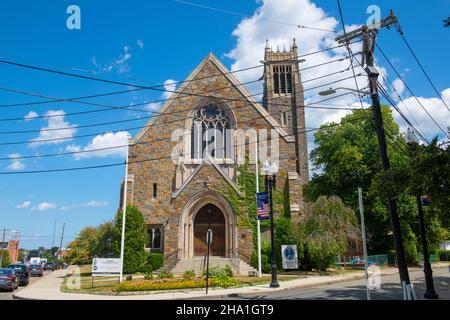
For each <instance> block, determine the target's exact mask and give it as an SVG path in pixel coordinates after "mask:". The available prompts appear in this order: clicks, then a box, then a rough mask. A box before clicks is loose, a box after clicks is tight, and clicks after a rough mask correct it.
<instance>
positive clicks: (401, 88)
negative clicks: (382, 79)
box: [392, 78, 405, 96]
mask: <svg viewBox="0 0 450 320" xmlns="http://www.w3.org/2000/svg"><path fill="white" fill-rule="evenodd" d="M392 86H393V87H394V88H395V91H397V93H398V94H399V95H400V96H402V95H403V92H405V84H404V83H403V81H402V80H401V79H399V78H397V79H395V80H394V81H392ZM395 96H397V95H395Z"/></svg>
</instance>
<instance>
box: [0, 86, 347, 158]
mask: <svg viewBox="0 0 450 320" xmlns="http://www.w3.org/2000/svg"><path fill="white" fill-rule="evenodd" d="M347 94H349V93H344V94H340V95H337V96H333V97H331V98H327V99H323V100H319V101H316V102H312V103H310V104H308V105H304V106H296V108H305V107H307V106H311V105H314V104H319V103H321V102H322V101H328V100H332V99H336V98H339V97H342V96H345V95H347ZM235 109H236V108H235ZM347 110H354V108H348V109H347ZM280 112H281V111H279V112H274V113H269V114H268V115H267V116H271V115H275V114H279V113H280ZM267 116H264V115H263V116H258V117H255V118H252V119H249V120H256V119H260V118H266V117H267ZM182 120H183V119H182ZM249 120H247V121H249ZM178 121H180V120H179V119H177V120H174V121H172V122H178ZM247 121H242V122H245V123H246V122H247ZM167 123H168V122H165V123H164V124H167ZM238 123H240V122H238ZM153 126H154V125H153ZM146 127H151V126H145V125H144V126H139V127H134V128H127V129H122V130H116V131H110V132H119V131H124V130H126V131H128V130H134V129H142V128H146ZM99 134H101V133H95V134H88V135H82V136H77V138H79V137H86V136H96V135H99ZM67 139H70V138H55V139H47V140H51V141H53V140H67ZM170 139H171V137H170V138H160V139H155V140H152V141H146V142H138V143H135V144H149V143H151V142H160V141H165V140H170ZM25 143H29V141H19V142H6V143H5V142H3V143H0V145H11V144H25ZM126 146H127V145H121V146H111V147H105V148H97V149H91V150H80V151H71V152H62V153H53V154H47V155H29V156H19V157H14V158H11V157H3V158H0V160H18V159H26V158H40V157H50V156H61V155H69V154H79V153H89V152H96V151H102V150H110V149H117V148H124V147H126Z"/></svg>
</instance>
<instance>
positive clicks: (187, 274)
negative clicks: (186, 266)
mask: <svg viewBox="0 0 450 320" xmlns="http://www.w3.org/2000/svg"><path fill="white" fill-rule="evenodd" d="M193 278H195V272H194V270H188V271H185V272H184V274H183V279H184V280H191V279H193Z"/></svg>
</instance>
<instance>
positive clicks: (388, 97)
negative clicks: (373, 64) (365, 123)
mask: <svg viewBox="0 0 450 320" xmlns="http://www.w3.org/2000/svg"><path fill="white" fill-rule="evenodd" d="M370 54H371V55H372V57H373V58H374V59H375V56H374V55H373V51H370ZM354 58H355V60H356V61H357V62H358V63H359V64H360V62H359V60H358V58H356V57H354ZM381 76H382V78H383V80H384V81H385V82H386V83H389V82H388V81H387V79H386V78H385V77H384V75H383V73H382V72H381ZM377 83H378V88H379V89H380V91H381V93H382V95H383V96H384V97H385V98H386V100H387V101H388V102H389V103H390V104H391V106H392V107H393V108H394V110H395V111H397V112H398V113H399V114H400V116H401V117H402V118H403V119H404V120H405V121H406V122H407V123H408V125H409V126H410V127H411V128H413V130H414V131H415V132H416V133H417V135H419V137H420V138H421V139H422V140H423V141H424V142H425V143H427V144H429V142H428V140H427V139H426V138H425V136H424V135H422V134H421V133H420V132H419V131H418V130H417V129H416V127H415V126H414V125H413V124H412V123H411V122H410V121H409V119H408V118H407V117H406V116H405V115H404V114H403V112H401V111H400V108H399V107H397V105H396V103H395V102H394V100H393V99H392V97H391V96H390V95H389V94H388V93H387V91H385V90H384V88H383V86H382V85H381V83H380V82H379V81H378V80H377ZM391 87H392V88H393V90H394V91H395V92H397V90H396V89H395V87H394V86H393V85H392V84H391ZM397 94H398V92H397ZM398 97H399V99H400V100H401V102H402V103H403V104H404V105H405V109H406V110H407V111H409V110H408V109H407V108H406V104H405V103H404V102H403V99H402V98H401V96H400V94H398ZM413 119H414V117H413ZM414 120H415V119H414ZM416 122H417V121H416Z"/></svg>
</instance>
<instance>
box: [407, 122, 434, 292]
mask: <svg viewBox="0 0 450 320" xmlns="http://www.w3.org/2000/svg"><path fill="white" fill-rule="evenodd" d="M414 142H415V143H417V137H416V136H415V134H414V132H413V131H412V130H411V129H410V128H408V132H407V134H406V143H408V144H409V145H410V144H412V143H414ZM416 202H417V211H418V215H419V229H420V238H421V239H422V251H423V272H424V274H425V286H426V291H425V293H424V295H423V297H424V298H425V299H439V296H438V295H437V293H436V291H435V290H434V283H433V270H432V269H431V264H430V254H429V252H428V241H427V235H426V232H425V222H424V218H423V207H422V197H421V195H420V192H419V193H418V194H417V196H416Z"/></svg>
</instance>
